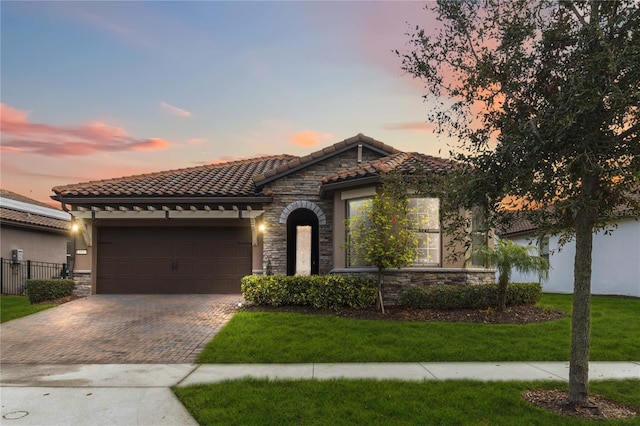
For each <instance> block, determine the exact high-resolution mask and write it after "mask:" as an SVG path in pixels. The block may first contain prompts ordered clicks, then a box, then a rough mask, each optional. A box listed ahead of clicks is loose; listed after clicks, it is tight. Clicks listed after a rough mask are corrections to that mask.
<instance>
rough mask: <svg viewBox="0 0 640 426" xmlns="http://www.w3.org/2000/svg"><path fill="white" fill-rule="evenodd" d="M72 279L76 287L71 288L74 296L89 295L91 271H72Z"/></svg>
mask: <svg viewBox="0 0 640 426" xmlns="http://www.w3.org/2000/svg"><path fill="white" fill-rule="evenodd" d="M73 281H75V283H76V288H74V289H73V295H74V296H83V297H84V296H89V295H90V294H91V271H89V270H76V271H73Z"/></svg>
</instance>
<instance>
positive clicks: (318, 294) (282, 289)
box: [241, 274, 377, 309]
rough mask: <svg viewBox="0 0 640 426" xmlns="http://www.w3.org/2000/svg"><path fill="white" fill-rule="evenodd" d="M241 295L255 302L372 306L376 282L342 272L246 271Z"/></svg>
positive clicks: (328, 306)
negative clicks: (321, 273) (289, 273)
mask: <svg viewBox="0 0 640 426" xmlns="http://www.w3.org/2000/svg"><path fill="white" fill-rule="evenodd" d="M241 288H242V295H243V296H244V299H245V300H246V301H247V302H249V303H254V304H256V305H268V306H283V305H298V306H311V307H313V308H316V309H338V308H339V307H341V306H349V307H351V308H365V307H370V306H375V303H376V294H377V290H376V284H375V283H374V282H373V281H372V280H370V279H367V278H363V277H345V276H341V275H331V274H330V275H309V276H286V275H249V276H246V277H244V278H242V282H241Z"/></svg>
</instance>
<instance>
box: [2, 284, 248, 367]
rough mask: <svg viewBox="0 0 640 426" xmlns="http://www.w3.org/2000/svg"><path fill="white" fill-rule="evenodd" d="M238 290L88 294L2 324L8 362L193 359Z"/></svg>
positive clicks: (232, 309)
mask: <svg viewBox="0 0 640 426" xmlns="http://www.w3.org/2000/svg"><path fill="white" fill-rule="evenodd" d="M241 301H242V296H239V295H208V294H207V295H205V294H194V295H92V296H89V297H86V298H82V299H77V300H74V301H72V302H69V303H65V304H63V305H60V306H58V307H55V308H52V309H48V310H46V311H42V312H38V313H37V314H34V315H30V316H27V317H23V318H19V319H16V320H12V321H8V322H6V323H3V324H1V325H0V360H1V362H2V363H6V364H27V363H29V364H32V363H35V364H76V363H94V364H130V363H167V364H173V363H192V362H194V361H195V359H196V357H197V355H198V354H199V353H200V351H201V350H202V349H203V348H204V346H205V345H206V344H207V343H208V342H209V340H211V338H212V337H213V336H214V335H215V334H216V333H217V332H218V331H219V330H220V328H222V326H223V325H224V324H226V322H227V321H228V320H229V319H230V318H231V316H232V315H233V313H234V312H235V311H236V309H237V305H238V303H239V302H241Z"/></svg>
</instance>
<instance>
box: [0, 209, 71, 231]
mask: <svg viewBox="0 0 640 426" xmlns="http://www.w3.org/2000/svg"><path fill="white" fill-rule="evenodd" d="M0 221H2V222H5V221H9V222H14V223H20V224H24V225H31V226H37V227H45V228H51V229H59V230H65V231H66V230H69V229H70V228H71V222H70V221H69V220H61V219H55V218H52V217H47V216H41V215H38V214H34V213H29V212H22V211H18V210H12V209H7V208H4V207H0Z"/></svg>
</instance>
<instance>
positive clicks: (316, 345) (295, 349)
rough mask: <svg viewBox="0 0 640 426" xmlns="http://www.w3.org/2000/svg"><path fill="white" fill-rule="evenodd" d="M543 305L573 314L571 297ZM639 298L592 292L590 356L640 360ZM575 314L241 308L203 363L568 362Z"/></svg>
mask: <svg viewBox="0 0 640 426" xmlns="http://www.w3.org/2000/svg"><path fill="white" fill-rule="evenodd" d="M540 305H541V306H544V307H549V308H554V309H559V310H562V311H565V312H567V313H570V310H571V296H569V295H557V294H545V295H543V298H542V301H541V303H540ZM638 324H640V299H631V298H618V297H600V296H598V297H593V300H592V335H591V351H590V359H591V360H592V361H631V360H640V345H638V342H640V327H638ZM570 330H571V319H570V316H567V317H565V318H563V319H560V320H556V321H550V322H545V323H537V324H473V323H446V322H399V321H378V320H360V319H352V318H341V317H336V316H329V315H305V314H297V313H286V312H282V313H280V312H238V313H237V314H236V315H235V316H234V317H233V318H232V319H231V321H230V322H229V323H228V324H227V325H226V327H224V328H223V329H222V330H221V331H220V333H219V334H218V335H217V336H216V337H215V338H214V339H213V340H212V341H211V342H210V343H209V344H208V345H207V347H206V348H205V350H204V351H203V352H202V353H201V354H200V357H199V359H198V361H199V362H202V363H300V362H303V363H304V362H411V361H422V362H438V361H442V362H447V361H449V362H453V361H568V360H569V351H570Z"/></svg>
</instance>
